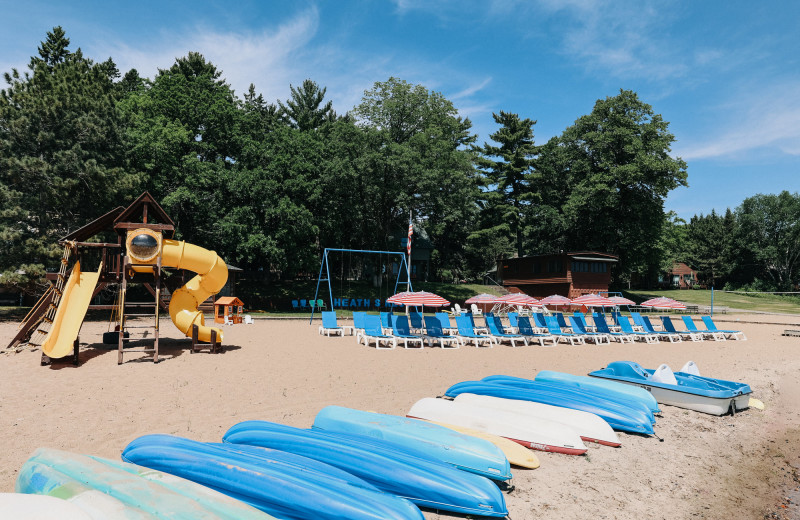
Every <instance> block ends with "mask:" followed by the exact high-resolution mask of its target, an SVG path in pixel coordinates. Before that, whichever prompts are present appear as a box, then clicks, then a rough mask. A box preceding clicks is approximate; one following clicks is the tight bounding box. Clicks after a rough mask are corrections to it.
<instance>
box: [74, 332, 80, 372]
mask: <svg viewBox="0 0 800 520" xmlns="http://www.w3.org/2000/svg"><path fill="white" fill-rule="evenodd" d="M80 349H81V337H80V336H78V337H77V338H75V343H73V344H72V364H73V365H75V366H78V360H79V352H80Z"/></svg>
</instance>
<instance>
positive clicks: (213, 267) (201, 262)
mask: <svg viewBox="0 0 800 520" xmlns="http://www.w3.org/2000/svg"><path fill="white" fill-rule="evenodd" d="M161 265H162V266H163V267H174V268H177V269H186V270H187V271H193V272H195V273H197V276H195V277H194V278H192V279H191V280H189V282H188V283H187V284H186V285H184V286H183V287H181V288H180V289H177V290H176V291H175V292H173V293H172V299H171V300H170V302H169V316H170V318H172V322H173V323H174V324H175V326H176V327H178V330H180V331H181V332H183V333H184V334H186V335H187V336H191V335H192V325H197V326H198V336H197V337H198V339H199V340H200V341H211V330H212V327H206V326H205V321H204V320H203V313H202V312H200V311H199V310H197V307H199V306H200V304H201V303H203V302H204V301H205V300H206V299H207V298H208V297H209V296H211V295H212V294H216V293H218V292H219V291H220V289H222V287H223V286H224V285H225V282H226V281H228V266H226V265H225V262H224V261H223V260H222V258H220V257H219V256H218V255H217V253H215V252H214V251H209V250H208V249H204V248H202V247H198V246H195V245H193V244H188V243H186V242H181V241H178V240H169V239H164V241H163V244H162V250H161ZM214 330H216V331H217V339H218V340H219V341H220V342H221V341H222V329H220V328H218V327H214Z"/></svg>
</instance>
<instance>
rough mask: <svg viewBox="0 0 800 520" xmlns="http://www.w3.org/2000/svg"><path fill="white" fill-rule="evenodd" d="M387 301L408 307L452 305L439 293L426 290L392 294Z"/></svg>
mask: <svg viewBox="0 0 800 520" xmlns="http://www.w3.org/2000/svg"><path fill="white" fill-rule="evenodd" d="M386 302H387V303H393V304H395V305H405V306H406V307H442V306H445V305H450V301H449V300H445V299H444V298H442V297H441V296H439V295H438V294H433V293H430V292H426V291H417V292H410V291H404V292H401V293H397V294H395V295H393V296H390V297H389V298H387V299H386Z"/></svg>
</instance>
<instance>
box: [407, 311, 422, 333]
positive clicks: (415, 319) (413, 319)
mask: <svg viewBox="0 0 800 520" xmlns="http://www.w3.org/2000/svg"><path fill="white" fill-rule="evenodd" d="M408 320H409V322H410V323H411V326H410V329H411V332H423V331H424V330H425V323H424V322H423V321H422V314H421V313H419V312H417V311H410V312H409V313H408Z"/></svg>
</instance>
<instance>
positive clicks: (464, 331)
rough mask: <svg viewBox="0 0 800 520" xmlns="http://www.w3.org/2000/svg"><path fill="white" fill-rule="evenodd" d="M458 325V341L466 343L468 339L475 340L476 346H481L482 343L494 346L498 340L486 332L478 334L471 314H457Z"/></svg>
mask: <svg viewBox="0 0 800 520" xmlns="http://www.w3.org/2000/svg"><path fill="white" fill-rule="evenodd" d="M456 326H457V327H458V336H456V337H457V338H458V341H459V342H460V343H461V344H462V345H465V344H466V342H467V341H474V342H475V346H476V347H480V346H481V344H482V343H488V344H489V347H493V346H494V343H495V342H496V340H495V339H494V338H492V337H491V336H487V335H486V334H478V333H477V332H475V329H474V328H473V327H472V320H471V319H470V317H469V316H456Z"/></svg>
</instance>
